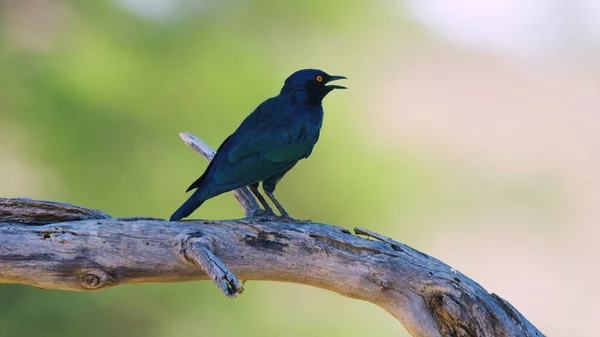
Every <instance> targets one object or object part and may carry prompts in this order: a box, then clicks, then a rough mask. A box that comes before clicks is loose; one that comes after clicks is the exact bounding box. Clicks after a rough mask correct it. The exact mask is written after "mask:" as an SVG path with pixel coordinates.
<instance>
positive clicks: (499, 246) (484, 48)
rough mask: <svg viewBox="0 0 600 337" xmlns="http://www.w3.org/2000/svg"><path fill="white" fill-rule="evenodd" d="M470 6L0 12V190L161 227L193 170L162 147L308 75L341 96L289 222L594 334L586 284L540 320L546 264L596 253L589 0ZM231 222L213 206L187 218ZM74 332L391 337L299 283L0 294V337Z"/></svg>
mask: <svg viewBox="0 0 600 337" xmlns="http://www.w3.org/2000/svg"><path fill="white" fill-rule="evenodd" d="M466 3H468V2H464V1H463V2H461V1H448V2H442V4H440V5H436V3H435V1H433V2H432V1H422V2H419V1H353V2H347V1H327V2H325V1H316V0H305V1H288V2H274V1H266V0H225V1H214V0H147V1H142V0H113V1H67V0H54V1H52V0H21V1H10V0H0V196H2V197H17V196H28V197H32V198H36V199H49V200H57V201H64V202H70V203H74V204H77V205H82V206H87V207H92V208H97V209H101V210H103V211H105V212H107V213H109V214H111V215H113V216H154V217H163V218H164V217H168V216H169V215H170V214H171V213H172V212H173V211H174V210H175V209H176V208H177V207H178V206H179V205H180V204H181V202H183V201H184V200H185V198H186V195H185V194H184V191H185V188H186V187H187V186H188V185H189V184H190V183H191V182H192V181H193V180H195V179H196V178H197V177H198V176H199V175H200V174H201V173H202V172H203V170H204V169H205V167H206V163H205V162H204V160H203V159H202V158H200V156H198V155H197V154H195V153H194V152H193V151H192V150H191V149H189V148H188V147H187V146H185V145H184V144H183V142H182V141H181V140H180V139H179V137H178V136H177V134H178V133H179V132H182V131H188V132H192V133H193V134H195V135H197V136H199V137H200V138H202V139H203V140H204V141H206V142H207V143H208V144H210V145H212V146H213V147H215V148H216V147H217V146H218V145H219V144H220V142H221V141H222V140H223V139H225V137H226V136H228V135H229V134H230V133H231V132H232V131H233V130H234V129H235V128H236V127H237V126H238V125H239V123H240V122H241V120H242V119H243V118H244V117H245V116H246V115H247V114H248V113H250V112H251V111H252V110H253V109H254V108H255V107H256V106H257V105H258V104H259V103H260V102H262V101H263V100H264V99H266V98H268V97H271V96H273V95H275V94H277V93H278V91H279V89H280V88H281V86H282V84H283V80H284V79H285V78H286V77H287V76H288V75H290V74H291V73H292V72H294V71H295V70H298V69H301V68H308V67H316V68H321V69H323V70H325V71H327V72H329V73H330V74H339V75H345V76H347V77H348V78H349V80H348V81H346V85H347V86H348V87H349V88H350V89H349V90H347V91H337V92H334V93H332V94H331V95H329V96H328V97H327V98H326V99H325V102H324V106H325V121H324V126H323V129H322V136H321V138H320V141H319V143H318V145H317V147H316V149H315V151H314V152H313V154H312V156H311V158H310V159H309V160H307V161H302V162H301V163H300V164H299V165H297V167H296V168H295V169H294V170H292V171H291V172H290V173H289V174H288V175H287V176H286V178H285V179H284V180H283V181H282V182H281V183H280V185H279V186H278V190H277V192H278V193H277V194H278V197H279V200H281V201H282V203H283V204H284V205H285V206H286V208H287V209H288V211H289V212H290V213H291V214H292V215H293V216H295V217H298V218H306V219H312V220H314V221H319V222H324V223H331V224H336V225H342V226H345V227H348V228H352V227H354V226H360V227H366V228H369V229H372V230H374V231H378V232H381V233H383V234H385V235H388V236H392V237H394V238H396V239H398V240H400V241H403V242H405V243H407V244H410V245H412V246H414V247H416V248H418V249H421V250H423V251H425V252H427V253H430V254H432V255H435V256H436V257H438V258H440V259H442V260H444V261H446V262H448V263H450V264H451V265H453V266H454V267H455V268H457V269H459V270H461V271H462V272H464V273H465V274H467V275H469V276H471V277H472V278H474V279H475V280H477V281H478V282H480V283H481V284H482V285H483V286H484V287H486V288H487V289H488V290H489V291H492V292H498V293H499V294H500V295H501V296H503V297H504V298H506V299H507V300H509V301H510V302H511V303H512V304H513V305H515V306H516V307H517V308H518V309H519V310H521V312H522V313H523V314H524V315H525V316H526V317H528V318H529V319H530V320H531V321H532V322H533V323H534V324H535V325H536V326H537V327H538V328H540V329H541V330H542V331H543V332H545V333H548V334H549V335H557V336H560V335H563V336H565V335H578V336H591V335H589V334H586V333H587V332H588V331H587V329H585V322H587V321H588V318H591V317H595V316H597V314H599V312H598V310H597V309H595V307H592V306H591V305H590V306H584V310H583V313H582V314H578V315H577V316H575V315H574V314H573V311H572V310H570V309H569V307H571V306H572V305H573V298H579V299H580V301H579V302H578V303H579V304H580V305H581V303H585V302H586V301H585V299H586V298H587V295H586V294H587V293H586V289H592V288H593V287H594V284H595V283H596V282H597V281H600V275H597V274H595V275H593V276H592V277H591V278H590V280H589V281H583V283H582V285H581V287H582V289H581V290H580V291H579V292H576V294H575V295H572V294H571V295H570V296H566V295H565V296H564V297H560V296H559V298H558V299H554V300H553V302H555V303H561V305H557V306H555V307H554V308H550V307H549V306H547V305H545V304H544V303H547V300H548V296H550V294H551V295H552V296H557V295H556V294H557V293H560V292H561V287H562V286H563V283H564V282H567V281H566V280H567V278H566V276H564V274H563V273H559V272H557V270H559V271H560V270H563V271H564V270H565V269H566V270H568V271H570V272H574V273H576V272H579V271H580V270H583V269H584V268H585V266H586V263H587V262H586V261H588V260H585V259H584V260H580V261H581V262H579V264H577V263H572V261H573V260H574V259H575V257H581V256H589V257H588V258H587V259H590V260H591V259H594V260H595V259H597V257H598V256H600V254H598V250H597V249H596V248H595V246H594V245H593V244H590V241H589V240H591V237H593V236H590V235H589V233H590V231H593V230H594V228H595V227H594V226H592V224H593V223H595V221H596V220H597V219H600V216H598V211H597V210H596V208H595V206H594V205H596V203H595V202H596V201H597V198H596V197H595V194H593V193H592V192H591V191H593V190H594V189H593V188H592V187H590V184H591V185H592V186H596V185H598V184H596V183H597V181H596V180H591V181H590V180H585V179H582V178H581V177H585V176H589V175H590V174H591V172H592V171H589V170H586V168H587V167H591V166H594V165H593V164H595V163H597V162H600V160H599V159H598V157H597V154H598V153H597V152H594V151H595V150H597V147H596V146H597V145H599V144H600V139H599V138H598V136H596V132H595V130H596V129H597V125H598V124H597V122H600V120H599V118H598V108H599V107H600V104H599V101H598V95H597V91H596V90H595V89H599V88H600V87H599V86H598V83H600V78H599V77H598V75H597V74H598V72H596V73H594V72H592V71H590V70H593V69H598V66H600V64H599V63H598V61H597V60H598V58H597V50H598V49H597V44H596V42H597V40H598V39H597V36H600V34H598V35H596V32H600V29H597V28H598V27H596V26H588V25H583V24H580V23H581V22H588V21H585V20H583V19H584V18H585V17H587V16H585V15H584V14H585V13H587V12H588V11H587V10H585V9H586V7H585V6H584V5H586V4H589V3H590V2H586V1H575V2H573V3H572V4H571V5H566V6H568V7H569V8H578V9H580V11H570V12H568V13H570V16H569V17H570V18H575V19H576V20H571V21H569V20H564V21H561V20H559V19H557V18H558V16H552V15H550V14H548V13H555V12H556V13H559V12H560V13H564V11H562V10H561V8H562V7H557V6H556V5H555V4H554V3H553V2H550V1H548V2H545V1H540V2H538V4H537V5H532V4H533V3H531V2H528V3H529V5H528V6H522V5H519V4H518V3H517V2H514V3H512V2H508V3H504V2H502V1H490V2H489V3H488V6H489V7H490V8H492V9H489V8H488V7H485V6H481V5H473V4H471V5H468V6H467V5H466ZM536 6H541V7H540V8H543V9H544V10H545V12H543V13H546V14H547V15H546V14H545V16H542V17H541V18H540V17H539V11H538V10H537V9H539V8H538V7H536ZM571 6H575V7H571ZM582 8H583V9H582ZM590 8H591V7H590ZM594 8H595V9H597V7H593V9H594ZM599 12H600V11H599ZM527 13H529V14H527ZM573 13H575V14H573ZM578 13H579V14H578ZM594 13H595V12H594ZM527 15H530V16H531V15H533V17H530V16H527ZM557 15H558V14H557ZM584 16H585V17H584ZM506 18H510V19H509V20H507V19H506ZM534 19H535V20H534ZM529 22H535V23H536V25H537V26H539V27H537V26H536V25H534V26H532V25H529V24H528V23H529ZM590 22H591V21H590ZM573 26H576V27H579V28H580V29H579V30H574V29H571V28H573ZM540 27H542V28H540ZM582 27H583V28H582ZM590 27H591V28H590ZM548 31H550V32H555V33H556V32H560V33H564V34H553V35H552V34H550V35H551V38H548V37H547V34H546V33H545V32H548ZM572 34H575V36H577V37H579V38H578V39H572V38H571V37H572ZM540 37H545V39H543V38H540ZM573 41H575V42H573ZM595 123H596V124H595ZM594 125H595V126H594ZM594 149H595V150H594ZM599 164H600V163H599ZM596 167H597V166H596ZM584 180H585V181H584ZM240 216H242V211H241V208H240V207H239V205H238V204H237V203H236V201H235V199H234V198H233V197H232V196H231V194H225V195H222V196H219V197H217V198H215V199H212V200H210V201H208V202H207V203H206V204H205V205H204V206H203V207H202V208H201V209H200V210H198V211H197V212H196V213H195V214H194V217H199V218H234V217H240ZM565 240H566V241H565ZM557 244H561V245H563V247H567V248H566V249H565V251H568V252H570V253H567V255H566V256H565V255H560V256H557V255H556V254H557V253H556V250H555V247H556V245H557ZM507 246H509V247H511V248H512V249H510V250H508V251H507V249H506V247H507ZM557 259H558V260H559V261H558V262H557ZM556 264H558V266H557V265H556ZM540 279H543V281H540ZM586 282H587V283H586ZM571 296H574V297H571ZM577 296H579V297H577ZM561 301H562V302H561ZM569 315H571V316H569ZM558 316H560V317H570V318H569V320H571V321H572V322H579V323H578V324H569V326H565V325H563V324H560V322H559V321H556V320H554V319H552V317H558ZM80 335H86V336H89V337H93V336H106V335H112V336H156V337H162V336H175V335H187V336H190V335H191V336H290V337H292V336H324V335H334V336H370V335H377V336H398V335H401V336H407V333H406V332H405V331H404V330H403V329H402V328H401V327H400V325H399V324H397V322H396V321H395V320H394V319H393V318H392V317H391V316H389V315H388V314H387V313H385V312H383V311H382V310H381V309H379V308H377V307H375V306H373V305H370V304H368V303H364V302H359V301H355V300H350V299H346V298H344V297H342V296H339V295H337V294H333V293H330V292H327V291H324V290H320V289H314V288H310V287H306V286H300V285H290V284H280V283H270V282H252V281H249V282H247V283H246V292H245V293H244V294H243V296H241V297H240V298H239V299H237V300H235V301H232V300H229V299H227V298H226V297H225V296H223V295H222V294H221V293H220V291H219V290H218V289H217V288H216V287H215V286H214V285H212V284H211V283H209V282H194V283H185V284H144V285H131V286H120V287H117V288H114V289H109V290H103V291H98V292H93V293H72V292H62V291H42V290H38V289H34V288H31V287H27V286H20V285H0V336H2V337H4V336H7V337H9V336H10V337H12V336H61V337H68V336H80Z"/></svg>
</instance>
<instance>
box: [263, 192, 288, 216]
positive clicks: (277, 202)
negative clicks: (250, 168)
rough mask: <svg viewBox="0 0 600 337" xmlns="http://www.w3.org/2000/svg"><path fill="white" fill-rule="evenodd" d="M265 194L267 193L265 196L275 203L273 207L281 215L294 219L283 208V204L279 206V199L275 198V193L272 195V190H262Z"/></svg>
mask: <svg viewBox="0 0 600 337" xmlns="http://www.w3.org/2000/svg"><path fill="white" fill-rule="evenodd" d="M264 191H265V194H266V195H267V197H269V199H271V201H272V202H273V204H275V207H277V210H278V211H279V213H280V214H281V216H282V217H283V218H286V219H288V220H294V218H292V217H291V216H290V215H289V214H288V212H286V211H285V208H283V206H281V204H280V203H279V201H278V200H277V199H275V195H273V192H269V191H267V190H264Z"/></svg>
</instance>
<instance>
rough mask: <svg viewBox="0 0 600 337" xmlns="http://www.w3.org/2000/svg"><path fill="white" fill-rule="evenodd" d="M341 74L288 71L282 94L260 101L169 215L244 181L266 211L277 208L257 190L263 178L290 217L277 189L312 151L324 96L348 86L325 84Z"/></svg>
mask: <svg viewBox="0 0 600 337" xmlns="http://www.w3.org/2000/svg"><path fill="white" fill-rule="evenodd" d="M339 79H345V77H344V76H331V75H328V74H327V73H325V72H324V71H322V70H318V69H304V70H299V71H297V72H295V73H293V74H292V75H291V76H290V77H288V78H287V80H285V84H284V85H283V88H282V89H281V92H280V93H279V95H277V96H275V97H272V98H269V99H267V100H266V101H264V102H263V103H262V104H261V105H259V106H258V107H257V108H256V110H254V111H253V112H252V113H251V114H250V115H249V116H248V117H246V119H245V120H244V121H243V122H242V124H241V125H240V126H239V127H238V128H237V130H235V132H234V133H233V134H232V135H231V136H229V137H227V139H225V141H224V142H223V143H222V144H221V146H219V149H218V150H217V153H216V154H215V157H214V158H213V160H212V161H211V162H210V164H209V165H208V168H207V169H206V171H205V172H204V174H203V175H202V176H201V177H200V178H198V180H196V181H195V182H194V183H193V184H192V185H191V186H190V187H189V188H188V189H187V191H190V190H193V189H196V191H194V193H193V194H192V195H191V196H190V198H189V199H188V200H187V201H186V202H185V203H184V204H183V205H181V207H179V209H178V210H177V211H176V212H175V213H174V214H173V215H172V216H171V221H178V220H181V219H182V218H185V217H187V216H189V215H190V214H192V212H193V211H194V210H196V209H197V208H198V207H200V205H202V203H203V202H205V201H206V200H208V199H210V198H212V197H215V196H217V195H219V194H222V193H225V192H228V191H232V190H235V189H237V188H240V187H244V186H248V187H249V188H250V190H251V191H252V193H254V195H255V196H256V197H257V198H258V200H259V201H260V203H261V204H262V205H263V207H264V212H265V213H266V214H273V210H272V209H271V207H270V206H269V204H268V203H267V201H266V200H265V198H264V197H263V196H262V195H261V194H260V192H259V191H258V184H259V182H261V181H262V187H263V190H264V192H265V194H266V195H267V196H268V197H269V199H271V201H272V202H273V203H274V204H275V206H276V207H277V209H278V210H279V213H281V216H282V217H284V218H287V219H291V218H290V216H289V214H288V213H287V212H286V211H285V209H284V208H283V207H282V206H281V204H280V203H279V202H278V201H277V199H275V196H274V195H273V191H275V186H276V185H277V183H278V182H279V180H280V179H281V178H282V177H283V176H284V174H286V173H287V172H288V171H289V170H290V169H291V168H292V167H294V165H296V163H297V162H298V161H299V160H300V159H304V158H308V156H310V153H311V152H312V150H313V147H314V146H315V144H316V143H317V140H318V139H319V132H320V130H321V125H322V124H323V106H322V105H321V102H322V101H323V98H324V97H325V96H326V95H327V94H328V93H329V92H331V91H332V90H333V89H346V88H345V87H343V86H339V85H326V84H327V83H329V82H331V81H334V80H339Z"/></svg>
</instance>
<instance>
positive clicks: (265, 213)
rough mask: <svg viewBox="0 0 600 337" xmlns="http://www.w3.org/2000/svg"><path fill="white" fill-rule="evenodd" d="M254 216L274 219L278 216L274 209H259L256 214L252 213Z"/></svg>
mask: <svg viewBox="0 0 600 337" xmlns="http://www.w3.org/2000/svg"><path fill="white" fill-rule="evenodd" d="M252 217H253V218H262V219H269V220H271V219H274V218H276V217H277V215H276V214H275V213H273V210H272V209H259V210H257V211H256V212H254V214H252Z"/></svg>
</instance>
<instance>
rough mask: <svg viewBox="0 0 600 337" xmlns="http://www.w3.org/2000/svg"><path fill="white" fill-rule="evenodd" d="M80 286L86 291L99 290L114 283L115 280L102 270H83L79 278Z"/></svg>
mask: <svg viewBox="0 0 600 337" xmlns="http://www.w3.org/2000/svg"><path fill="white" fill-rule="evenodd" d="M80 279H81V286H82V287H83V288H85V289H88V290H94V289H100V288H102V287H105V286H107V285H111V284H114V283H115V280H114V279H113V278H112V277H111V276H110V275H108V274H107V273H105V272H104V271H102V270H98V269H94V270H84V271H83V272H82V273H81V276H80Z"/></svg>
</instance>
